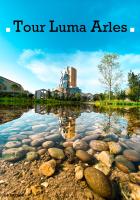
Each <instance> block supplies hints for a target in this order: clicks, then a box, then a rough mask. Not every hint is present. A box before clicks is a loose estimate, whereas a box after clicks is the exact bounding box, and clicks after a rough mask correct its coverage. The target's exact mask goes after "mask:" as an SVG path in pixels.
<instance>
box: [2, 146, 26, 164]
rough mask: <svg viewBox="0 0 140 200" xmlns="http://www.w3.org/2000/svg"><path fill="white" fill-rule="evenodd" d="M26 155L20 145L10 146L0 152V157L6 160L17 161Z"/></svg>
mask: <svg viewBox="0 0 140 200" xmlns="http://www.w3.org/2000/svg"><path fill="white" fill-rule="evenodd" d="M25 155H26V151H25V150H23V149H22V148H21V147H19V148H11V149H6V150H3V152H2V158H3V159H4V160H6V161H11V162H12V161H13V162H15V161H18V160H20V159H22V158H24V157H25Z"/></svg>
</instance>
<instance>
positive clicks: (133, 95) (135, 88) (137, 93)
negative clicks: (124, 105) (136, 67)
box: [128, 71, 140, 101]
mask: <svg viewBox="0 0 140 200" xmlns="http://www.w3.org/2000/svg"><path fill="white" fill-rule="evenodd" d="M128 85H129V88H130V92H129V94H128V97H129V98H130V100H132V101H139V100H140V74H135V73H134V72H132V71H130V72H129V73H128Z"/></svg>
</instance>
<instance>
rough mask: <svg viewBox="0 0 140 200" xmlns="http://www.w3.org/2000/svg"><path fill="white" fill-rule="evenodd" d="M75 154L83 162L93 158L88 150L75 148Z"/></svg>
mask: <svg viewBox="0 0 140 200" xmlns="http://www.w3.org/2000/svg"><path fill="white" fill-rule="evenodd" d="M76 156H77V157H78V158H79V159H80V160H81V161H83V162H89V161H91V160H92V158H93V157H92V156H91V155H90V154H89V153H88V152H86V151H83V150H77V151H76Z"/></svg>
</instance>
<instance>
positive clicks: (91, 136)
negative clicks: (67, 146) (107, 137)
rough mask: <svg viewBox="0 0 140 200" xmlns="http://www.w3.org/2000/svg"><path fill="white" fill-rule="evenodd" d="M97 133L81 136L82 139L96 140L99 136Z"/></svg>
mask: <svg viewBox="0 0 140 200" xmlns="http://www.w3.org/2000/svg"><path fill="white" fill-rule="evenodd" d="M99 136H100V135H99V134H95V133H94V134H93V135H87V136H85V137H83V138H82V140H83V141H86V142H89V141H91V140H97V139H98V138H99Z"/></svg>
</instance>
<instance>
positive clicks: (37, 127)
mask: <svg viewBox="0 0 140 200" xmlns="http://www.w3.org/2000/svg"><path fill="white" fill-rule="evenodd" d="M46 128H47V126H46V125H44V124H39V125H34V126H32V130H33V131H34V132H35V133H40V132H43V131H45V129H46Z"/></svg>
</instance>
